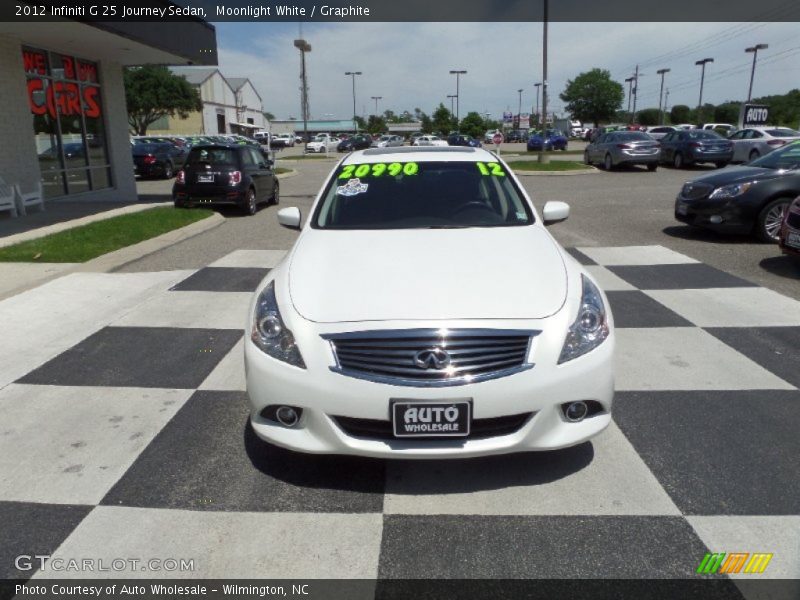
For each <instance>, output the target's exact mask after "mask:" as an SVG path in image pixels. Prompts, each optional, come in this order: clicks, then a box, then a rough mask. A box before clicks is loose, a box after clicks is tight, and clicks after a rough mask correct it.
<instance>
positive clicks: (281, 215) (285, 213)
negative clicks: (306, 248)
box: [278, 206, 302, 230]
mask: <svg viewBox="0 0 800 600" xmlns="http://www.w3.org/2000/svg"><path fill="white" fill-rule="evenodd" d="M301 220H302V217H301V215H300V209H299V208H297V207H296V206H290V207H288V208H282V209H280V210H279V211H278V223H280V224H281V225H283V226H284V227H288V228H289V229H298V230H299V229H300V221H301Z"/></svg>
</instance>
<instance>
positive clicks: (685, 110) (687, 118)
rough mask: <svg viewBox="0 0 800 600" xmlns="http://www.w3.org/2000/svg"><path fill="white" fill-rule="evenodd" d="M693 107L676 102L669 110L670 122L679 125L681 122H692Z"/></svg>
mask: <svg viewBox="0 0 800 600" xmlns="http://www.w3.org/2000/svg"><path fill="white" fill-rule="evenodd" d="M691 117H692V109H691V108H689V107H688V106H686V105H685V104H676V105H675V106H673V107H672V108H671V109H670V111H669V120H670V122H672V123H674V124H675V125H678V124H679V123H691V122H692V120H691Z"/></svg>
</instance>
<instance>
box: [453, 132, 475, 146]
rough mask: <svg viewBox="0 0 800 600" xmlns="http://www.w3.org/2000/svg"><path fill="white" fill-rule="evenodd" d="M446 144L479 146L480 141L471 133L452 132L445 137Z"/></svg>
mask: <svg viewBox="0 0 800 600" xmlns="http://www.w3.org/2000/svg"><path fill="white" fill-rule="evenodd" d="M447 145H448V146H469V147H471V148H480V147H481V143H480V141H479V140H476V139H475V138H474V137H472V136H471V135H464V134H463V133H454V134H453V135H451V136H449V137H448V138H447Z"/></svg>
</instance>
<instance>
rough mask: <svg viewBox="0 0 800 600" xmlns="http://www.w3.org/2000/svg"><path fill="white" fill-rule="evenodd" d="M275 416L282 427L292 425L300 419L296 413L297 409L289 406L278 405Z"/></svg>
mask: <svg viewBox="0 0 800 600" xmlns="http://www.w3.org/2000/svg"><path fill="white" fill-rule="evenodd" d="M275 418H276V419H277V420H278V423H280V424H281V425H283V426H284V427H294V426H295V425H297V422H298V421H299V420H300V415H298V414H297V411H296V410H295V409H294V408H292V407H291V406H280V407H278V410H276V411H275Z"/></svg>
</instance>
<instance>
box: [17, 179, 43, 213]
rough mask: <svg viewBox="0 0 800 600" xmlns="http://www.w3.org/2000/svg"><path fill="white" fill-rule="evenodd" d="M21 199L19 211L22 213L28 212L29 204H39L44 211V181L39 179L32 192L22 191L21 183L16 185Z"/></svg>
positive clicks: (18, 196)
mask: <svg viewBox="0 0 800 600" xmlns="http://www.w3.org/2000/svg"><path fill="white" fill-rule="evenodd" d="M14 189H15V190H16V192H17V198H18V199H19V212H20V214H22V215H26V214H28V207H29V206H36V205H38V206H39V209H40V210H42V211H44V194H43V193H42V182H41V181H37V182H36V186H35V189H34V190H33V191H32V192H26V193H24V194H23V193H22V188H21V187H20V185H19V184H16V185H14Z"/></svg>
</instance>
